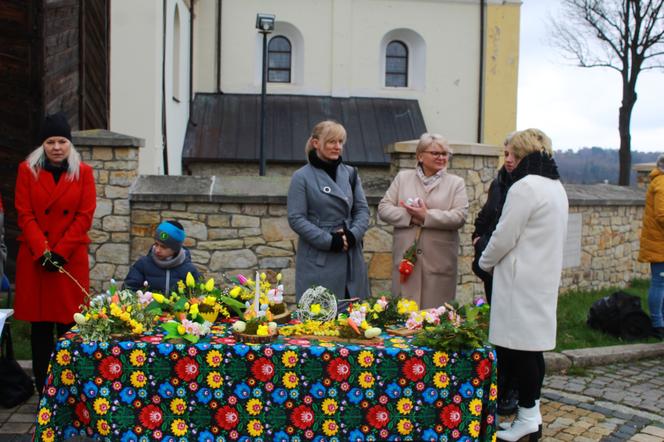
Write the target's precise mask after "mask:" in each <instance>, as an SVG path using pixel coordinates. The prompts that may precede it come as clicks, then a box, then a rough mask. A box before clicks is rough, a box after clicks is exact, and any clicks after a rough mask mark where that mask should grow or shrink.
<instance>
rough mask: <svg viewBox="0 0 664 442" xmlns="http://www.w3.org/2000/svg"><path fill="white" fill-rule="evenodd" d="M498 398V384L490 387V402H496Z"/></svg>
mask: <svg viewBox="0 0 664 442" xmlns="http://www.w3.org/2000/svg"><path fill="white" fill-rule="evenodd" d="M497 397H498V386H497V385H496V384H491V386H490V387H489V400H492V401H495V400H496V398H497Z"/></svg>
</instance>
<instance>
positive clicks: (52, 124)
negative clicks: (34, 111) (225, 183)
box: [39, 112, 71, 144]
mask: <svg viewBox="0 0 664 442" xmlns="http://www.w3.org/2000/svg"><path fill="white" fill-rule="evenodd" d="M50 137H65V138H66V139H68V140H69V141H71V127H69V122H68V121H67V116H66V115H65V114H64V113H62V112H58V113H57V114H52V115H46V116H45V117H44V120H43V121H42V124H41V128H40V130H39V144H42V143H43V142H44V140H46V139H47V138H50Z"/></svg>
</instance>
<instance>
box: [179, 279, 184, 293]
mask: <svg viewBox="0 0 664 442" xmlns="http://www.w3.org/2000/svg"><path fill="white" fill-rule="evenodd" d="M178 292H180V293H182V292H184V282H182V280H180V281H178Z"/></svg>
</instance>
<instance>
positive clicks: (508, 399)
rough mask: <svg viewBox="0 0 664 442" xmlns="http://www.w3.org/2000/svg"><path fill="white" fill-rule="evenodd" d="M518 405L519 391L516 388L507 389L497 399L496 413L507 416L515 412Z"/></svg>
mask: <svg viewBox="0 0 664 442" xmlns="http://www.w3.org/2000/svg"><path fill="white" fill-rule="evenodd" d="M518 406H519V393H518V392H517V391H516V390H509V391H508V392H507V394H505V396H504V397H502V398H500V399H499V400H498V410H497V413H498V414H499V415H500V416H509V415H510V414H514V413H516V409H517V408H518Z"/></svg>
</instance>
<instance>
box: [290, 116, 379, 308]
mask: <svg viewBox="0 0 664 442" xmlns="http://www.w3.org/2000/svg"><path fill="white" fill-rule="evenodd" d="M345 141H346V130H345V129H344V127H343V126H342V125H340V124H339V123H336V122H334V121H322V122H320V123H318V124H317V125H316V126H314V129H313V131H312V133H311V136H310V137H309V140H308V141H307V144H306V147H305V152H306V154H307V160H308V161H309V163H308V164H307V165H305V166H303V167H302V168H300V169H299V170H297V171H296V172H295V173H294V174H293V177H292V179H291V183H290V188H289V189H288V223H289V224H290V226H291V228H292V229H293V230H294V231H295V233H297V234H298V235H299V241H298V246H297V257H296V263H295V291H296V295H297V299H298V300H299V299H300V297H301V296H302V293H304V291H305V290H307V289H308V288H310V287H312V286H316V285H321V286H323V287H326V288H328V289H329V290H330V291H332V292H333V293H334V294H335V295H336V296H337V298H339V299H343V298H347V297H359V298H366V297H367V296H368V295H369V280H368V277H367V266H366V264H365V262H364V257H363V255H362V238H363V237H364V233H365V232H366V230H367V227H368V226H369V206H368V205H367V200H366V198H365V196H364V191H363V190H362V183H361V182H360V179H359V177H358V176H357V170H356V169H355V168H353V167H350V166H347V165H345V164H343V161H342V158H341V153H342V151H343V144H344V142H345Z"/></svg>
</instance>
